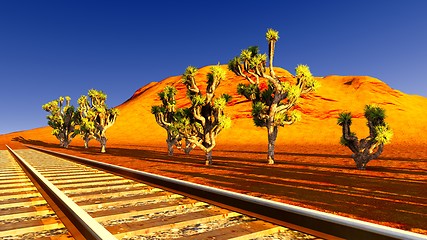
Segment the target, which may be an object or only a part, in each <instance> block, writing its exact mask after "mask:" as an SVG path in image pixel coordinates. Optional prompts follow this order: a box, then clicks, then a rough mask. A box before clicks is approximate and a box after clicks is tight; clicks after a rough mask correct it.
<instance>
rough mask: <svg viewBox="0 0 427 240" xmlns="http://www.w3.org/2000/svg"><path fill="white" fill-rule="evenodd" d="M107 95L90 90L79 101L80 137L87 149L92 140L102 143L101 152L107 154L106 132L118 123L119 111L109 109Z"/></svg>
mask: <svg viewBox="0 0 427 240" xmlns="http://www.w3.org/2000/svg"><path fill="white" fill-rule="evenodd" d="M106 100H107V94H105V93H104V92H102V91H100V90H95V89H90V90H89V91H88V96H84V95H83V96H81V97H80V98H79V100H78V104H79V108H78V109H77V111H78V113H79V115H80V130H79V131H80V135H82V137H83V140H84V141H85V147H88V143H89V141H90V140H91V139H96V140H97V141H99V142H100V143H101V152H105V148H106V144H107V137H106V131H107V129H108V128H110V127H111V126H113V124H114V123H115V122H116V119H117V116H118V115H119V110H118V109H116V108H108V106H107V104H106Z"/></svg>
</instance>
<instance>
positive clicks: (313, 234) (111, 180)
mask: <svg viewBox="0 0 427 240" xmlns="http://www.w3.org/2000/svg"><path fill="white" fill-rule="evenodd" d="M31 148H33V149H37V148H34V147H31ZM9 149H10V148H9ZM33 149H22V150H16V151H13V150H11V149H10V152H11V153H12V154H14V156H15V158H16V159H17V161H18V162H19V163H20V165H21V166H23V168H24V169H26V171H27V172H34V173H27V174H29V175H30V176H31V177H30V178H32V179H33V180H34V181H37V182H38V183H37V184H36V185H38V186H39V189H40V188H42V187H52V188H53V190H41V191H42V192H44V193H43V196H45V195H46V196H47V198H48V199H50V200H48V202H49V203H50V204H51V205H52V206H53V207H52V208H53V209H55V212H57V214H58V216H59V217H60V218H61V220H62V221H63V223H64V225H65V226H66V227H67V228H68V229H69V231H70V232H71V233H72V234H73V237H75V238H76V239H116V238H117V239H171V238H173V239H321V238H326V239H427V237H426V236H424V235H419V234H414V233H410V232H405V231H401V230H396V229H392V228H387V227H382V226H378V225H375V224H370V223H365V222H361V221H357V220H351V219H347V218H343V217H338V216H334V215H331V214H325V213H320V212H317V211H313V210H308V209H303V208H298V207H293V206H289V205H286V204H281V203H276V202H272V201H267V200H263V199H259V198H254V197H249V196H245V195H242V194H236V193H232V192H228V191H223V190H219V189H214V188H210V187H206V186H201V185H197V184H192V183H188V182H183V181H179V180H175V179H170V178H165V177H161V176H158V175H153V174H149V173H144V172H140V171H136V170H132V169H127V168H123V167H117V166H114V165H110V164H105V163H100V162H96V161H91V160H88V159H83V158H78V157H73V156H70V155H64V154H60V153H55V152H51V151H47V150H42V149H37V150H38V151H36V150H33ZM40 151H45V153H43V152H40ZM2 154H3V155H4V154H5V153H2ZM70 160H71V161H70ZM6 172H7V171H6ZM37 175H42V176H41V177H38V176H37ZM37 178H41V180H40V179H39V180H37ZM42 182H47V184H46V183H42ZM43 185H46V186H43ZM50 185H52V186H50ZM0 187H1V186H0ZM55 192H56V194H57V196H53V197H52V195H51V194H53V195H55ZM58 202H60V203H59V204H58ZM68 204H69V205H70V206H68ZM73 204H74V205H73ZM63 209H65V210H63ZM285 226H286V227H285ZM287 227H290V228H287ZM61 229H64V228H61ZM291 229H298V230H302V231H303V232H305V233H302V232H300V231H295V230H291ZM65 231H66V230H65ZM307 233H308V234H307ZM0 234H1V223H0ZM0 236H1V235H0ZM10 239H12V238H10Z"/></svg>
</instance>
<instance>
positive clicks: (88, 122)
mask: <svg viewBox="0 0 427 240" xmlns="http://www.w3.org/2000/svg"><path fill="white" fill-rule="evenodd" d="M77 102H78V104H79V107H78V109H77V112H78V113H79V132H80V135H82V138H83V141H84V143H85V148H88V147H89V141H90V140H91V139H94V138H95V130H96V128H95V117H96V113H95V111H94V109H93V108H92V107H91V106H90V104H89V101H88V99H87V96H81V97H80V98H79V99H78V101H77Z"/></svg>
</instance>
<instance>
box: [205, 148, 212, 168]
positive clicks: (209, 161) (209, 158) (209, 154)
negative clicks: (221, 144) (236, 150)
mask: <svg viewBox="0 0 427 240" xmlns="http://www.w3.org/2000/svg"><path fill="white" fill-rule="evenodd" d="M205 165H207V166H209V165H212V150H210V151H209V152H206V163H205Z"/></svg>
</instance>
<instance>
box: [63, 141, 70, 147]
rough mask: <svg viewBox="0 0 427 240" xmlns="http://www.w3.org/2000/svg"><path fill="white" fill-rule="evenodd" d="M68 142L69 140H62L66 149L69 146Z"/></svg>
mask: <svg viewBox="0 0 427 240" xmlns="http://www.w3.org/2000/svg"><path fill="white" fill-rule="evenodd" d="M70 142H71V141H69V140H64V148H68V146H69V145H70Z"/></svg>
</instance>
